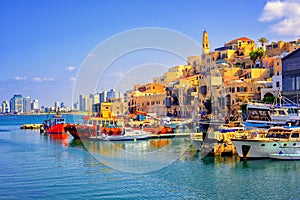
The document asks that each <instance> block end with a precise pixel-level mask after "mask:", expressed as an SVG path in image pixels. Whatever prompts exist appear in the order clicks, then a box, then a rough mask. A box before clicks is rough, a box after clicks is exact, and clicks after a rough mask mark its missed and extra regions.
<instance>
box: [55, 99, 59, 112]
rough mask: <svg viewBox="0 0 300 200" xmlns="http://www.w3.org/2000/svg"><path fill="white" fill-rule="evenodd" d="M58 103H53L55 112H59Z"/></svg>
mask: <svg viewBox="0 0 300 200" xmlns="http://www.w3.org/2000/svg"><path fill="white" fill-rule="evenodd" d="M59 108H60V107H59V101H56V102H54V110H55V112H57V111H58V110H59Z"/></svg>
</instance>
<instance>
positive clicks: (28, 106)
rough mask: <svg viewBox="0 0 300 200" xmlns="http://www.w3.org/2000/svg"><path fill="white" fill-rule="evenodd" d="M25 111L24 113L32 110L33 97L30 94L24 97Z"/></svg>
mask: <svg viewBox="0 0 300 200" xmlns="http://www.w3.org/2000/svg"><path fill="white" fill-rule="evenodd" d="M23 112H24V113H30V112H31V98H30V97H28V96H27V97H24V98H23Z"/></svg>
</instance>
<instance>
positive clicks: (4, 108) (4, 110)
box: [1, 101, 10, 113]
mask: <svg viewBox="0 0 300 200" xmlns="http://www.w3.org/2000/svg"><path fill="white" fill-rule="evenodd" d="M1 107H2V113H9V112H10V109H9V102H8V101H3V102H2V104H1Z"/></svg>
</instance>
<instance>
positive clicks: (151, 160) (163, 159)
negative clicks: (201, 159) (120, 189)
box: [83, 138, 191, 173]
mask: <svg viewBox="0 0 300 200" xmlns="http://www.w3.org/2000/svg"><path fill="white" fill-rule="evenodd" d="M83 143H84V146H85V148H86V149H87V150H88V151H89V152H90V153H91V154H92V155H93V156H94V157H95V158H97V159H98V160H99V161H100V162H102V163H103V164H105V165H107V166H109V167H111V168H115V169H117V170H120V171H127V172H134V173H145V172H149V171H154V170H158V169H161V168H163V167H166V166H168V165H170V164H171V163H173V162H174V161H176V160H177V159H179V158H180V157H181V156H182V155H184V153H185V152H186V151H187V150H188V149H189V148H190V145H191V143H190V142H187V141H185V140H184V139H182V138H173V139H155V140H154V139H152V140H141V141H135V142H134V141H114V142H109V141H105V142H101V141H100V142H99V141H85V142H83Z"/></svg>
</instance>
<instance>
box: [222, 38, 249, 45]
mask: <svg viewBox="0 0 300 200" xmlns="http://www.w3.org/2000/svg"><path fill="white" fill-rule="evenodd" d="M238 40H243V41H253V40H251V39H249V38H247V37H241V38H237V39H234V40H231V41H230V42H227V43H226V45H228V44H234V43H235V42H236V41H238ZM253 42H254V41H253Z"/></svg>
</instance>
